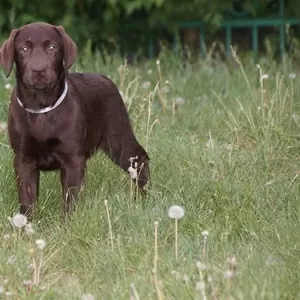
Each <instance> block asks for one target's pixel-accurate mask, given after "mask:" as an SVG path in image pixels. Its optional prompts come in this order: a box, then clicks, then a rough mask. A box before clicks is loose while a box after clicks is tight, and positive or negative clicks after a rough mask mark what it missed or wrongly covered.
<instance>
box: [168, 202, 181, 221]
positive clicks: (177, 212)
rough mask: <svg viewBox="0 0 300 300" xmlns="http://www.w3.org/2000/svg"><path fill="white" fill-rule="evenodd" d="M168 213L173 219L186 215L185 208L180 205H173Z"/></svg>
mask: <svg viewBox="0 0 300 300" xmlns="http://www.w3.org/2000/svg"><path fill="white" fill-rule="evenodd" d="M168 215H169V217H170V218H171V219H181V218H182V217H183V216H184V209H183V207H182V206H179V205H172V206H171V207H170V208H169V211H168Z"/></svg>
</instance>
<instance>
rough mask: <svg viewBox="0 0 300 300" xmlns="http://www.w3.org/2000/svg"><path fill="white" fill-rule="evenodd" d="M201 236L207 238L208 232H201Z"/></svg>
mask: <svg viewBox="0 0 300 300" xmlns="http://www.w3.org/2000/svg"><path fill="white" fill-rule="evenodd" d="M201 234H202V236H203V237H208V235H209V232H208V231H207V230H203V231H202V232H201Z"/></svg>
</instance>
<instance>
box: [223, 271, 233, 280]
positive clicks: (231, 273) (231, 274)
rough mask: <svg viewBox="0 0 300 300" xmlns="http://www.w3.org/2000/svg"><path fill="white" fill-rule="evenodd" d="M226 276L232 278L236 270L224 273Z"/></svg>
mask: <svg viewBox="0 0 300 300" xmlns="http://www.w3.org/2000/svg"><path fill="white" fill-rule="evenodd" d="M224 277H225V278H227V279H231V278H233V277H234V272H233V271H232V270H227V271H226V272H225V273H224Z"/></svg>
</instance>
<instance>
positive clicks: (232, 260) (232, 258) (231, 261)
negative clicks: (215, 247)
mask: <svg viewBox="0 0 300 300" xmlns="http://www.w3.org/2000/svg"><path fill="white" fill-rule="evenodd" d="M227 263H228V264H229V265H230V266H232V267H235V266H236V265H237V260H236V256H235V255H230V256H229V257H227Z"/></svg>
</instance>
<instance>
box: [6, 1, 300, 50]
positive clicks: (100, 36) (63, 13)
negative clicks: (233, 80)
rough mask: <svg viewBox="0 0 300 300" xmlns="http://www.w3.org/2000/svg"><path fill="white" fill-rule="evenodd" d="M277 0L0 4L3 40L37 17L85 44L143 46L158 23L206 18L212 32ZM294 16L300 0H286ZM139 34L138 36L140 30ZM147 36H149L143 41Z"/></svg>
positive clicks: (271, 7) (273, 6) (273, 8)
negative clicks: (223, 24)
mask: <svg viewBox="0 0 300 300" xmlns="http://www.w3.org/2000/svg"><path fill="white" fill-rule="evenodd" d="M278 5H279V1H277V0H275V1H274V0H273V1H270V0H261V1H259V0H254V1H253V0H245V1H236V0H211V1H207V0H188V1H182V0H102V1H98V0H65V1H59V0H48V1H37V0H34V1H25V0H2V1H1V2H0V42H1V40H3V39H5V38H6V37H7V35H8V34H9V32H10V30H11V29H12V28H15V27H19V26H22V25H24V24H26V23H29V22H33V21H46V22H50V23H54V24H60V25H63V26H64V27H65V28H66V30H67V31H68V32H69V33H70V35H71V36H72V38H73V39H74V40H75V41H76V42H77V43H78V44H79V45H80V46H83V45H85V44H86V43H87V42H90V43H91V45H92V46H93V47H97V48H100V49H101V48H107V47H108V46H115V47H116V45H118V44H119V42H120V40H123V41H126V43H127V44H128V43H132V44H134V46H135V48H136V46H138V44H139V45H140V44H142V43H143V42H145V39H147V35H148V34H149V30H150V29H151V28H153V27H157V26H160V27H164V28H165V29H167V31H169V32H171V31H172V29H174V26H175V25H176V24H178V22H180V21H186V20H195V19H196V20H201V21H202V22H204V23H205V24H206V29H207V30H208V31H213V30H215V29H217V28H218V25H219V24H220V23H221V21H222V20H223V18H225V17H227V16H229V15H231V16H232V15H233V16H235V17H239V16H241V15H242V14H240V15H239V13H233V12H234V11H236V10H237V9H240V10H241V11H244V12H246V13H247V15H248V16H267V15H272V14H276V13H277V12H278ZM285 12H286V14H287V15H288V16H289V17H295V16H297V15H298V16H299V15H300V3H299V1H291V0H290V1H287V0H286V1H285ZM133 29H134V31H135V33H137V32H138V34H136V35H137V36H138V38H137V39H135V37H134V33H132V31H133ZM143 39H144V40H143Z"/></svg>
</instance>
